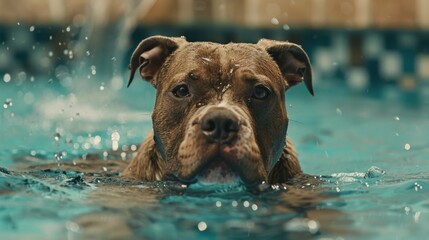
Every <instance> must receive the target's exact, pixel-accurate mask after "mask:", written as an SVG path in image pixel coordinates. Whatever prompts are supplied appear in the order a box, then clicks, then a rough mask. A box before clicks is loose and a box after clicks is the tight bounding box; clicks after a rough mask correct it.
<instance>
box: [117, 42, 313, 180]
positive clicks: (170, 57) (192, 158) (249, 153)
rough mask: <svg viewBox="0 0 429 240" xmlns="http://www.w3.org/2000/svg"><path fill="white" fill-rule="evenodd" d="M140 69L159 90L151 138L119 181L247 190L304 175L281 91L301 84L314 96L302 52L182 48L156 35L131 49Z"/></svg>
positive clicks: (202, 45) (274, 45)
mask: <svg viewBox="0 0 429 240" xmlns="http://www.w3.org/2000/svg"><path fill="white" fill-rule="evenodd" d="M130 69H131V74H130V79H129V83H128V84H130V83H131V82H132V80H133V77H134V74H135V72H136V71H137V70H139V72H140V75H141V76H142V78H143V79H144V80H146V81H148V82H150V83H151V84H152V85H153V86H154V87H155V88H156V90H157V94H156V102H155V108H154V111H153V115H152V121H153V131H152V132H151V133H150V134H149V135H148V136H147V137H146V139H145V140H144V141H143V143H142V145H141V147H140V148H139V150H138V154H137V155H136V157H135V158H134V159H133V160H132V162H131V163H130V164H129V166H128V167H127V168H126V169H125V171H124V172H123V175H124V176H125V177H130V178H135V179H140V180H146V181H155V180H174V181H179V182H182V183H185V184H190V183H194V182H197V181H200V182H203V183H227V182H231V181H236V180H239V181H241V182H243V183H244V184H245V185H247V186H251V185H255V184H257V183H260V182H262V181H265V182H268V183H282V182H285V181H287V180H288V179H290V178H293V177H295V176H298V175H300V174H302V171H301V167H300V165H299V163H298V159H297V153H296V151H295V149H294V146H293V145H292V142H291V141H290V140H289V139H288V138H287V137H286V131H287V128H288V115H287V113H286V107H285V104H286V103H285V92H286V91H287V90H288V89H289V88H291V87H292V86H294V85H296V84H298V83H300V82H304V83H305V86H306V87H307V89H308V90H309V92H310V93H311V94H313V88H312V80H311V65H310V61H309V59H308V56H307V54H306V53H305V51H304V50H303V49H302V48H301V47H300V46H299V45H296V44H293V43H289V42H281V41H273V40H267V39H261V40H260V41H259V42H258V43H257V44H247V43H229V44H225V45H223V44H217V43H211V42H187V41H186V40H185V39H184V38H170V37H163V36H154V37H150V38H147V39H145V40H143V41H142V42H141V43H140V44H139V45H138V46H137V48H136V49H135V51H134V53H133V55H132V57H131V63H130Z"/></svg>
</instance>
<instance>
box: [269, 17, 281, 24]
mask: <svg viewBox="0 0 429 240" xmlns="http://www.w3.org/2000/svg"><path fill="white" fill-rule="evenodd" d="M271 24H274V25H278V24H279V20H278V19H277V18H275V17H273V18H271Z"/></svg>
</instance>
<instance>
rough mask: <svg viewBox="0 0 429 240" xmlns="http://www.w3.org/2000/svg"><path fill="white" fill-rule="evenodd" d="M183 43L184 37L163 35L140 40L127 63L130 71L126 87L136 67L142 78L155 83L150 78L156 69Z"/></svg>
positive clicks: (152, 77)
mask: <svg viewBox="0 0 429 240" xmlns="http://www.w3.org/2000/svg"><path fill="white" fill-rule="evenodd" d="M185 43H186V39H185V38H184V37H180V38H176V37H164V36H153V37H149V38H146V39H144V40H143V41H141V42H140V44H139V45H138V46H137V47H136V49H135V50H134V52H133V55H132V56H131V60H130V65H129V68H130V70H131V73H130V78H129V80H128V85H127V87H129V86H130V84H131V82H132V81H133V78H134V74H135V72H136V70H137V69H138V68H139V69H140V75H141V77H142V78H143V79H145V80H147V81H149V82H151V83H152V84H153V85H156V84H155V83H154V82H153V81H152V80H153V79H154V78H155V76H156V74H157V73H158V70H159V69H160V68H161V66H162V65H163V64H164V62H165V60H166V59H167V57H169V56H170V55H171V54H172V53H173V52H174V51H176V49H178V48H179V47H180V46H181V45H183V44H185Z"/></svg>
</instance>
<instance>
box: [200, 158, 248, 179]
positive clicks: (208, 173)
mask: <svg viewBox="0 0 429 240" xmlns="http://www.w3.org/2000/svg"><path fill="white" fill-rule="evenodd" d="M239 180H240V177H239V175H238V174H237V173H236V172H235V171H234V170H233V169H231V167H230V166H228V164H226V163H225V161H223V160H222V159H214V160H213V161H211V162H209V163H208V164H207V165H206V166H203V167H202V168H201V170H200V171H199V172H198V174H197V176H196V181H198V182H199V183H201V184H203V185H213V184H230V183H234V182H238V181H239Z"/></svg>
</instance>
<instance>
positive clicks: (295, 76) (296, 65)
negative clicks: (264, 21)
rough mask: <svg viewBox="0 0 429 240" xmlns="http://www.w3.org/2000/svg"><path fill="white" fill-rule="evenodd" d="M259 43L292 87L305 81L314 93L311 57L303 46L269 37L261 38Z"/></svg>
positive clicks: (311, 92)
mask: <svg viewBox="0 0 429 240" xmlns="http://www.w3.org/2000/svg"><path fill="white" fill-rule="evenodd" d="M257 45H258V46H260V47H262V48H264V49H265V50H266V51H267V52H268V54H270V55H271V57H272V58H273V59H274V61H275V62H276V63H277V65H278V66H279V68H280V71H281V72H282V74H283V77H284V78H285V79H286V81H287V83H288V85H289V86H290V87H291V86H294V85H296V84H298V83H300V82H302V81H304V83H305V86H306V87H307V89H308V91H309V92H310V94H311V95H314V92H313V84H312V76H311V64H310V59H309V58H308V56H307V53H306V52H305V51H304V49H302V47H301V46H299V45H297V44H294V43H290V42H281V41H274V40H269V39H261V40H259V42H258V43H257Z"/></svg>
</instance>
